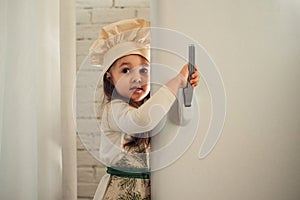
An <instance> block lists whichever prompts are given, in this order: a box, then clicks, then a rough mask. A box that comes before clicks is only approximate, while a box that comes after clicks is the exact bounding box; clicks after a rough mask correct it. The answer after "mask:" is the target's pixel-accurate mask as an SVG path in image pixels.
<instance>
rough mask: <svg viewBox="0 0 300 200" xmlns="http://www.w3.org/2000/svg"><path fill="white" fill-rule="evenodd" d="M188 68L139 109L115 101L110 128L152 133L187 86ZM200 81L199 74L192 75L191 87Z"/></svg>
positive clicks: (110, 115) (111, 109)
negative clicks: (180, 89)
mask: <svg viewBox="0 0 300 200" xmlns="http://www.w3.org/2000/svg"><path fill="white" fill-rule="evenodd" d="M187 77H188V68H187V65H185V66H184V67H183V68H182V70H181V71H180V73H179V74H178V75H177V76H175V77H174V78H172V79H171V80H170V81H169V82H168V83H166V85H165V86H164V87H161V88H160V89H159V90H158V91H157V92H156V93H155V94H154V95H153V96H151V98H150V99H149V100H148V101H146V102H145V103H144V104H143V105H142V106H140V107H139V108H134V107H131V106H129V105H128V103H126V102H124V101H122V100H113V101H112V102H111V104H110V106H109V107H107V109H109V110H107V112H108V113H109V118H108V121H109V123H110V128H112V129H113V130H115V131H122V132H125V133H127V134H130V135H134V134H137V133H141V132H146V131H150V130H152V129H153V128H155V127H156V126H157V125H158V123H159V122H160V121H161V120H162V119H163V117H164V116H165V115H166V113H167V112H168V111H169V110H170V108H171V106H172V104H173V103H174V101H175V100H176V96H175V95H176V93H177V92H178V90H179V88H183V87H185V86H186V84H187ZM198 81H199V73H198V71H197V69H196V72H195V73H194V74H193V75H192V80H191V82H190V83H191V85H192V86H193V87H195V86H196V85H197V83H198Z"/></svg>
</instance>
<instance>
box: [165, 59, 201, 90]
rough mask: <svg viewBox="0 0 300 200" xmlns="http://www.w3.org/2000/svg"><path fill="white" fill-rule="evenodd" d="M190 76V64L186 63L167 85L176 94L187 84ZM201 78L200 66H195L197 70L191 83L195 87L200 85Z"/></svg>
mask: <svg viewBox="0 0 300 200" xmlns="http://www.w3.org/2000/svg"><path fill="white" fill-rule="evenodd" d="M188 76H189V69H188V64H185V65H184V66H183V67H182V69H181V71H180V73H179V74H178V75H177V76H175V77H174V78H172V79H171V80H170V81H169V82H168V83H166V86H167V87H168V88H169V89H170V90H171V92H172V93H173V94H174V95H176V94H177V91H178V89H179V88H185V87H186V84H187V79H188ZM199 79H200V74H199V71H198V68H197V67H196V66H195V72H194V73H193V74H192V75H191V79H190V84H191V86H192V87H193V88H194V87H196V86H197V85H198V83H199Z"/></svg>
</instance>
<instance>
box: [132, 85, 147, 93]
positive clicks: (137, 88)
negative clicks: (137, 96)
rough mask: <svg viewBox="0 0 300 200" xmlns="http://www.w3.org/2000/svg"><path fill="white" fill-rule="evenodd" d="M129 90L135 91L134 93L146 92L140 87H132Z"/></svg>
mask: <svg viewBox="0 0 300 200" xmlns="http://www.w3.org/2000/svg"><path fill="white" fill-rule="evenodd" d="M129 90H130V91H133V92H134V93H141V92H143V91H144V89H143V88H142V87H138V86H132V87H130V88H129Z"/></svg>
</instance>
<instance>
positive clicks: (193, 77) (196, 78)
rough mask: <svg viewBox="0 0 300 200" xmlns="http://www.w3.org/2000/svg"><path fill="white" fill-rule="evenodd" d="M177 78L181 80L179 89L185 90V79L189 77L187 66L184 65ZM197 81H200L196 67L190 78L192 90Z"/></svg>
mask: <svg viewBox="0 0 300 200" xmlns="http://www.w3.org/2000/svg"><path fill="white" fill-rule="evenodd" d="M179 76H180V78H181V84H180V87H181V88H185V87H186V84H187V79H188V76H189V69H188V64H185V65H184V66H183V67H182V69H181V71H180V73H179ZM199 80H200V74H199V71H198V67H196V66H195V71H194V73H192V74H191V77H190V84H191V86H192V87H193V88H194V87H196V86H197V85H198V83H199Z"/></svg>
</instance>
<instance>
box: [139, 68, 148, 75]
mask: <svg viewBox="0 0 300 200" xmlns="http://www.w3.org/2000/svg"><path fill="white" fill-rule="evenodd" d="M140 73H141V74H147V73H148V69H147V68H142V69H140Z"/></svg>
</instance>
